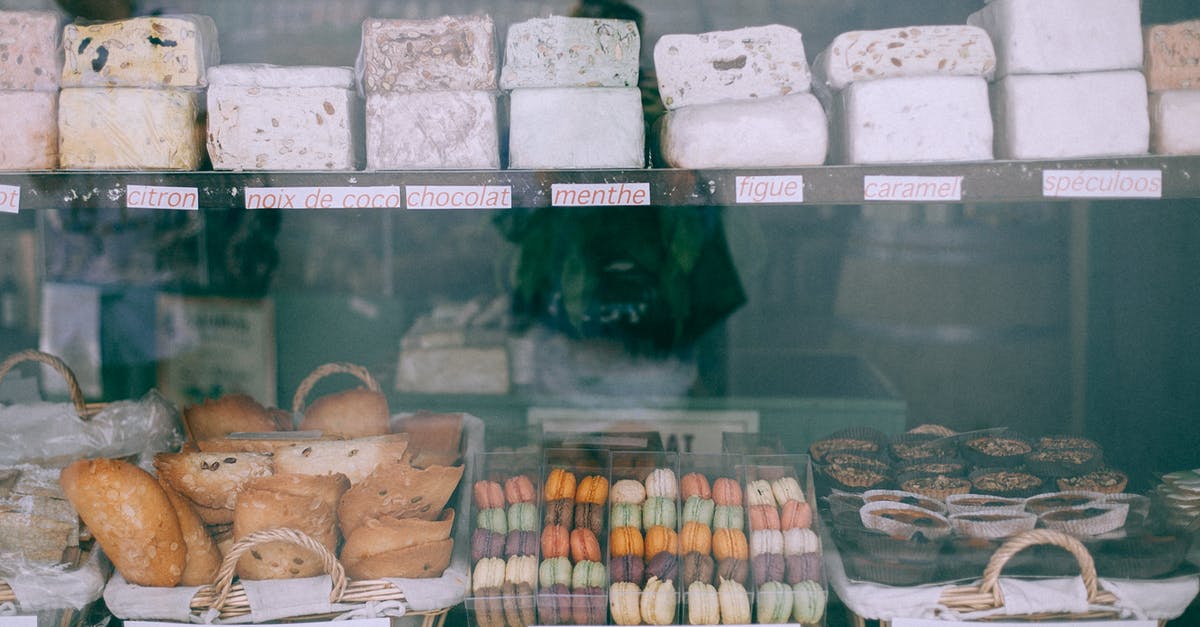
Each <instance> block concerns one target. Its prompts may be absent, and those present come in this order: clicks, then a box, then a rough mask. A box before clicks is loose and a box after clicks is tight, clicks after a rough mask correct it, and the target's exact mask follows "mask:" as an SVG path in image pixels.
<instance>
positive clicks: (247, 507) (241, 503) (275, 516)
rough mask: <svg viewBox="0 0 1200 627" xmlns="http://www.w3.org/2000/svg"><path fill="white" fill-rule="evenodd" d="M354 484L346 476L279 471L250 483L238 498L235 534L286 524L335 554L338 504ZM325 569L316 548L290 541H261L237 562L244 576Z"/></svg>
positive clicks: (308, 574) (284, 575) (279, 576)
mask: <svg viewBox="0 0 1200 627" xmlns="http://www.w3.org/2000/svg"><path fill="white" fill-rule="evenodd" d="M349 485H350V483H349V481H348V480H347V479H346V476H345V475H342V474H333V475H319V476H318V475H296V474H279V475H274V476H271V477H262V478H259V479H255V480H253V481H250V482H249V483H247V484H246V485H245V486H244V487H243V488H242V491H241V493H240V494H238V497H237V507H236V509H235V510H234V517H233V537H234V540H235V541H236V540H240V539H242V538H244V537H246V536H248V535H250V534H251V533H254V532H255V531H261V530H264V529H276V528H280V527H287V528H291V529H296V530H298V531H302V532H304V533H306V534H308V535H309V536H312V538H313V539H314V540H316V541H317V542H320V543H321V544H322V545H324V546H325V548H326V549H328V550H329V552H331V553H336V551H337V545H338V525H337V502H338V499H339V498H340V497H341V495H342V493H344V492H345V491H346V489H347V488H348V487H349ZM322 571H323V567H322V564H321V559H320V557H319V556H317V555H315V554H314V553H313V552H312V551H310V550H308V549H306V548H303V547H300V546H297V545H295V544H290V543H287V542H266V543H263V544H260V545H258V546H256V547H255V548H253V549H252V550H250V551H247V552H246V554H245V555H243V556H242V558H241V559H240V560H239V561H238V566H237V574H238V576H239V577H241V578H243V579H291V578H298V577H314V576H316V575H319V574H321V572H322Z"/></svg>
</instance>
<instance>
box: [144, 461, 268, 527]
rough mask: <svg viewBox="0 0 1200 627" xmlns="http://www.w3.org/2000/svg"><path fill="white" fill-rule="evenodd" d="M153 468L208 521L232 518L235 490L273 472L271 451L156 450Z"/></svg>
mask: <svg viewBox="0 0 1200 627" xmlns="http://www.w3.org/2000/svg"><path fill="white" fill-rule="evenodd" d="M154 468H155V469H156V470H157V471H158V476H159V477H161V478H162V479H163V480H165V481H166V482H167V484H168V485H170V486H171V487H172V488H175V490H177V491H178V492H179V493H180V494H182V495H183V496H185V497H187V499H188V500H189V501H191V502H192V503H193V504H195V505H197V506H198V507H197V508H196V513H198V514H199V515H200V518H201V519H202V520H204V522H205V523H208V524H210V525H211V524H220V523H228V522H233V506H234V504H235V503H236V502H237V494H238V491H239V490H240V489H241V488H242V486H244V485H245V484H246V482H248V481H250V480H251V479H255V478H258V477H266V476H268V475H271V474H272V472H273V464H272V463H271V455H269V454H265V453H200V452H180V453H159V454H157V455H155V456H154Z"/></svg>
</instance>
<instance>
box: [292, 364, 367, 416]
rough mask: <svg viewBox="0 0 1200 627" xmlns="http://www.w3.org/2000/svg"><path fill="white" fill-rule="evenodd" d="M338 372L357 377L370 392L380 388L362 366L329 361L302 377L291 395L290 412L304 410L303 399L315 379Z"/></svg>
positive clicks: (315, 381)
mask: <svg viewBox="0 0 1200 627" xmlns="http://www.w3.org/2000/svg"><path fill="white" fill-rule="evenodd" d="M338 373H345V374H349V375H353V376H354V377H357V378H358V379H359V380H360V381H362V382H363V383H364V384H366V386H367V389H368V390H370V391H372V392H379V391H381V389H382V388H380V387H379V382H378V381H376V380H375V377H373V376H371V372H370V371H368V370H367V369H366V368H364V367H362V366H359V365H357V364H351V363H347V362H331V363H327V364H323V365H321V366H318V367H317V368H316V369H315V370H313V371H312V372H310V373H308V376H307V377H304V380H303V381H301V382H300V385H299V386H297V387H296V393H295V394H293V395H292V413H293V414H294V415H297V416H299V415H300V414H301V413H303V412H304V400H305V398H307V397H308V394H309V393H310V392H312V389H313V386H315V385H316V384H317V381H320V380H321V379H323V378H325V377H327V376H329V375H331V374H338Z"/></svg>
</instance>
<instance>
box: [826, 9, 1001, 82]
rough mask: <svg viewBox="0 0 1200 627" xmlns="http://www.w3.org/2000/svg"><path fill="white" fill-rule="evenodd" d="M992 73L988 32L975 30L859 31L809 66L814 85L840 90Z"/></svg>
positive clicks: (839, 40) (841, 39)
mask: <svg viewBox="0 0 1200 627" xmlns="http://www.w3.org/2000/svg"><path fill="white" fill-rule="evenodd" d="M995 69H996V51H995V49H994V48H993V47H992V40H991V38H990V37H988V34H987V31H985V30H983V29H982V28H978V27H975V26H963V25H956V24H951V25H935V26H906V27H903V28H887V29H883V30H858V31H850V32H848V33H842V34H840V35H838V36H837V37H835V38H834V39H833V42H832V43H830V44H829V47H828V48H826V49H825V50H824V51H822V52H821V54H819V55H817V61H816V63H815V64H814V66H813V73H814V75H815V76H814V80H816V81H818V82H820V83H822V84H824V85H825V86H826V87H828V88H829V89H833V90H840V89H843V88H845V87H846V85H849V84H850V83H853V82H855V81H869V80H878V79H881V78H899V77H905V76H931V75H946V76H982V77H984V78H988V79H990V78H991V77H992V75H993V73H994V72H995Z"/></svg>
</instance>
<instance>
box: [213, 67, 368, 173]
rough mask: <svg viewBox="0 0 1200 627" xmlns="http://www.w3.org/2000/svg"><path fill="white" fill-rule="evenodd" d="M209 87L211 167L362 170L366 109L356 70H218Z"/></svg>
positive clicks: (299, 68)
mask: <svg viewBox="0 0 1200 627" xmlns="http://www.w3.org/2000/svg"><path fill="white" fill-rule="evenodd" d="M208 81H209V85H208V154H209V156H210V157H211V159H212V166H213V169H215V170H352V169H354V168H355V167H356V166H357V154H358V147H359V145H360V137H359V132H360V131H359V129H360V128H361V124H360V121H361V119H362V105H361V104H360V102H359V100H358V96H357V93H356V92H355V91H354V71H353V70H351V69H350V68H339V67H306V66H293V67H280V66H273V65H263V64H234V65H220V66H217V67H214V68H212V69H211V70H210V71H209V73H208Z"/></svg>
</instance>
